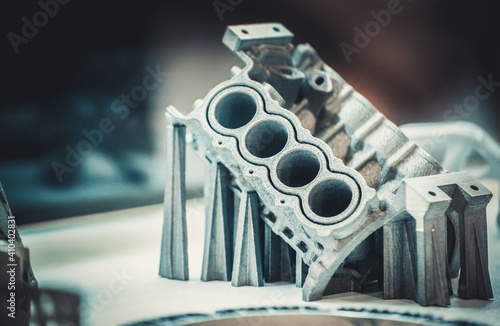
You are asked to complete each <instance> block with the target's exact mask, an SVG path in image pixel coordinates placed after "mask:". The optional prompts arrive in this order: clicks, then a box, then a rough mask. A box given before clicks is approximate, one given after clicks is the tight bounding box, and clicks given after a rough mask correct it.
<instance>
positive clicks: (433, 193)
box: [429, 191, 437, 197]
mask: <svg viewBox="0 0 500 326" xmlns="http://www.w3.org/2000/svg"><path fill="white" fill-rule="evenodd" d="M429 195H431V196H432V197H436V196H437V195H436V193H435V192H434V191H429Z"/></svg>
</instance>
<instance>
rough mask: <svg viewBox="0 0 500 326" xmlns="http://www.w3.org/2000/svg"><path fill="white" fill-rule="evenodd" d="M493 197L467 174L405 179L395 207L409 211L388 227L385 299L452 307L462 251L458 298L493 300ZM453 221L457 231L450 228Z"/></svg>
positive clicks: (386, 228)
mask: <svg viewBox="0 0 500 326" xmlns="http://www.w3.org/2000/svg"><path fill="white" fill-rule="evenodd" d="M491 197H492V195H491V192H490V191H489V190H487V189H486V188H485V187H484V186H483V185H481V184H480V183H479V182H477V180H475V179H474V178H472V177H470V176H469V175H468V174H467V173H450V174H442V175H435V176H429V177H420V178H413V179H407V180H405V181H404V182H403V184H402V185H401V187H400V188H399V191H398V194H397V198H396V205H395V207H394V209H395V210H397V209H402V210H404V212H406V213H403V214H401V216H400V218H399V219H396V220H394V221H393V222H391V223H390V224H386V225H385V226H384V297H385V298H388V299H395V298H407V299H415V300H416V301H417V302H418V303H420V304H421V305H424V306H428V305H434V306H447V305H449V304H450V295H451V294H452V293H453V289H452V287H451V274H455V273H456V272H457V269H456V267H454V264H455V258H454V257H456V256H457V251H458V254H459V257H460V280H459V288H458V295H459V296H460V297H461V298H464V299H482V300H488V299H490V298H492V297H493V293H492V289H491V282H490V276H489V272H488V258H487V257H488V249H487V238H486V231H487V230H486V205H487V204H488V202H489V201H490V200H491ZM456 216H458V217H459V218H458V219H457V218H456ZM448 221H451V224H452V226H454V227H451V228H450V227H448V225H447V223H448ZM457 224H458V225H457ZM448 232H453V233H457V234H448ZM448 238H451V239H454V238H458V241H456V242H455V241H450V242H448ZM456 243H458V244H459V246H457V245H456ZM450 264H451V267H450ZM450 271H451V273H450Z"/></svg>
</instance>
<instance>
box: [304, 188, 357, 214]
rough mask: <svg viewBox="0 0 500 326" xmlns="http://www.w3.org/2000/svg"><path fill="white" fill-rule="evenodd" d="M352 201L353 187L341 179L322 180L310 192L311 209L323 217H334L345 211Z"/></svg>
mask: <svg viewBox="0 0 500 326" xmlns="http://www.w3.org/2000/svg"><path fill="white" fill-rule="evenodd" d="M351 201H352V191H351V188H350V187H349V186H348V185H347V184H346V183H345V182H344V181H341V180H336V179H331V180H326V181H323V182H321V183H320V184H319V185H317V186H316V187H314V189H313V190H312V191H311V193H310V194H309V206H310V207H311V210H312V211H313V212H314V213H315V214H317V215H319V216H322V217H333V216H337V215H339V214H341V213H342V212H344V211H345V210H346V209H347V207H349V205H350V204H351Z"/></svg>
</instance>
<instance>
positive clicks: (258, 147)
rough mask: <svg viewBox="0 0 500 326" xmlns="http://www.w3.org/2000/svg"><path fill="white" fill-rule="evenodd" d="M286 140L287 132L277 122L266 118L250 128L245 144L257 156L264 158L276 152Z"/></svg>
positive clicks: (283, 145)
mask: <svg viewBox="0 0 500 326" xmlns="http://www.w3.org/2000/svg"><path fill="white" fill-rule="evenodd" d="M287 141H288V132H287V130H286V128H285V127H284V126H283V125H282V124H281V123H279V122H276V121H273V120H268V121H264V122H261V123H259V124H257V125H255V126H253V127H252V129H250V131H249V132H248V134H247V136H246V139H245V145H246V147H247V149H248V151H249V152H250V153H251V154H252V155H254V156H257V157H260V158H266V157H271V156H274V155H276V154H278V153H279V152H280V151H281V150H282V149H283V148H284V147H285V145H286V143H287Z"/></svg>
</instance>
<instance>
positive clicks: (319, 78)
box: [314, 76, 325, 86]
mask: <svg viewBox="0 0 500 326" xmlns="http://www.w3.org/2000/svg"><path fill="white" fill-rule="evenodd" d="M314 82H315V83H316V85H318V86H319V85H321V84H323V83H324V82H325V78H323V77H322V76H319V77H316V79H315V80H314Z"/></svg>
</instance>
